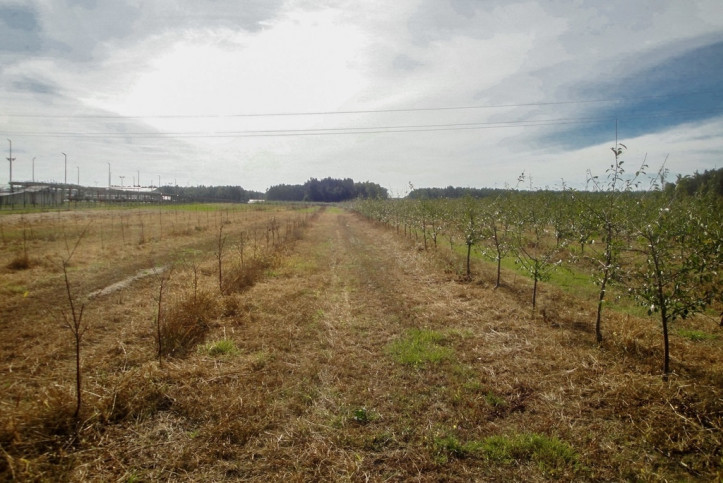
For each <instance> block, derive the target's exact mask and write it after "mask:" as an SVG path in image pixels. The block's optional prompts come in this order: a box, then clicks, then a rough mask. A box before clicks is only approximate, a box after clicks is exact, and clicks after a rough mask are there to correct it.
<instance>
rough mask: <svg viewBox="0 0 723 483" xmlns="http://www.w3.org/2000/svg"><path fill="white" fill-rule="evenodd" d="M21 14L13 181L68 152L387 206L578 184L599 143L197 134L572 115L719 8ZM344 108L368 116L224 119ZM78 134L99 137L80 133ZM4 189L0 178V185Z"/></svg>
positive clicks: (708, 140)
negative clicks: (358, 187)
mask: <svg viewBox="0 0 723 483" xmlns="http://www.w3.org/2000/svg"><path fill="white" fill-rule="evenodd" d="M30 5H31V7H32V11H33V12H34V13H35V15H36V16H37V20H38V22H37V25H39V26H40V28H41V32H40V33H39V34H38V35H39V37H38V38H39V39H40V40H38V41H37V42H35V41H34V42H35V43H34V44H33V45H42V50H41V51H40V52H14V53H6V54H4V56H3V60H4V63H3V66H2V67H1V69H2V70H1V71H0V72H1V73H2V76H0V95H2V98H3V101H2V102H0V107H2V109H0V113H5V115H4V116H3V114H0V130H2V131H3V133H5V134H6V137H13V138H14V142H15V145H14V146H17V150H18V151H17V152H18V154H17V156H18V158H19V160H18V163H17V169H14V171H15V172H16V173H17V176H21V177H29V176H28V175H29V170H28V169H27V166H28V164H29V163H28V161H29V159H30V158H31V157H33V156H36V157H37V158H38V160H37V161H38V164H39V165H43V166H44V164H43V163H45V162H47V167H46V168H45V169H46V171H47V172H49V173H52V176H53V177H55V178H56V179H57V178H58V174H57V158H58V156H59V155H58V153H59V152H60V151H66V152H68V151H73V159H74V160H75V161H76V162H77V163H78V164H79V166H80V169H81V174H82V173H87V175H88V179H90V180H93V179H97V180H103V179H106V178H107V174H104V173H107V164H106V163H107V162H108V161H110V162H111V163H112V164H113V166H114V168H113V171H114V173H118V174H120V173H121V171H122V170H123V169H126V170H127V171H128V174H127V175H128V176H130V175H131V174H132V173H134V172H137V170H138V169H142V170H143V171H145V172H146V173H148V174H149V175H152V176H154V177H155V176H158V175H161V177H162V179H164V180H169V179H172V178H176V179H177V180H178V181H179V183H180V184H185V183H186V182H189V183H204V184H229V183H231V184H234V183H239V184H241V185H243V186H244V187H247V188H253V189H265V188H267V187H268V186H269V185H272V184H277V183H289V182H294V183H300V182H303V181H304V180H306V179H308V177H310V176H316V177H324V176H337V177H347V176H350V177H353V178H355V179H358V180H366V179H369V180H372V181H375V182H379V183H380V184H382V185H384V186H386V187H389V188H392V189H393V190H395V191H397V192H401V191H404V190H405V189H406V186H407V183H408V182H409V181H412V182H413V183H414V184H415V186H420V187H421V186H445V185H461V186H494V185H497V186H503V185H504V184H505V183H513V182H514V181H515V180H516V179H517V176H518V175H519V174H520V172H522V170H526V171H527V172H529V173H532V176H533V181H534V182H535V183H536V184H537V183H538V182H539V184H540V185H542V186H544V185H555V184H559V179H560V178H562V177H564V178H574V179H575V180H577V181H573V180H571V182H577V183H578V184H579V183H581V182H583V180H584V176H585V170H586V169H587V167H588V166H587V165H584V163H583V162H582V161H581V159H598V158H599V159H602V160H603V163H605V162H606V161H604V160H605V156H606V155H607V154H608V153H607V151H609V150H608V149H607V148H609V146H605V147H603V146H593V147H587V148H582V149H577V148H576V147H573V148H572V149H568V148H560V147H556V148H554V149H555V151H549V149H551V148H550V146H546V145H542V144H541V140H540V139H541V138H540V136H541V135H542V134H543V133H549V132H550V130H551V129H552V128H551V127H547V128H542V127H541V128H533V127H510V128H504V129H502V128H496V129H477V130H459V131H429V132H413V133H409V132H401V133H394V134H391V133H387V134H336V135H314V136H286V137H233V136H230V137H202V136H201V137H199V135H204V134H213V133H216V134H218V133H223V132H243V131H258V130H290V129H292V130H293V129H321V128H325V129H329V128H331V129H338V128H342V127H363V126H409V125H445V124H457V123H469V122H477V123H481V122H490V121H516V120H524V119H555V118H578V117H581V116H587V115H592V114H594V112H595V109H597V107H598V106H596V105H595V104H569V105H564V104H552V105H536V106H518V107H516V108H497V109H469V110H430V111H409V112H388V111H386V110H394V109H409V108H420V107H445V106H446V107H451V106H479V105H499V104H526V103H535V102H543V103H544V102H555V101H564V100H585V99H580V96H581V95H586V96H591V95H593V94H594V92H592V93H591V92H589V90H590V86H596V85H599V82H600V81H601V80H603V79H609V80H613V81H614V79H616V78H622V76H623V75H634V74H635V73H636V72H643V71H644V69H649V68H651V67H653V66H655V65H658V64H660V63H661V62H662V61H664V60H665V59H667V58H670V57H672V56H674V55H680V54H681V53H684V52H686V51H687V50H689V49H690V48H692V47H696V46H701V45H706V44H708V43H711V41H712V40H715V39H720V38H721V37H722V36H723V14H721V13H723V12H722V11H721V10H722V9H721V6H720V3H719V2H717V1H702V0H701V1H696V2H692V3H691V2H689V3H686V4H681V3H679V2H675V1H655V2H653V1H649V2H623V1H619V2H608V3H605V4H601V3H599V2H579V3H577V4H576V5H575V6H570V5H568V4H565V5H562V4H558V3H548V2H532V1H523V2H506V1H505V2H502V1H500V2H484V3H482V2H475V1H467V0H454V1H450V2H444V3H442V2H438V1H436V0H408V1H399V2H392V3H389V2H364V3H359V2H335V1H329V2H324V3H321V4H320V3H319V2H306V1H288V2H283V3H282V2H243V5H241V4H239V3H238V2H233V1H217V2H214V3H213V8H210V7H208V6H207V4H205V3H200V2H192V1H190V0H188V1H181V2H179V1H170V0H164V1H159V2H150V3H149V2H146V3H140V2H137V1H125V2H124V1H118V2H112V3H107V2H105V3H104V2H92V1H88V2H83V1H80V2H77V1H76V2H65V1H63V2H60V1H58V2H56V1H49V0H43V1H39V0H38V1H33V2H31V4H30ZM33 18H35V17H33ZM33 35H35V34H33ZM34 38H35V37H34ZM613 84H614V83H613ZM586 89H587V90H586ZM348 110H381V111H384V112H376V113H358V114H345V115H325V116H273V117H238V116H231V115H234V114H254V113H283V112H286V113H289V112H318V111H348ZM8 113H10V114H28V113H32V114H39V115H40V117H37V118H27V117H21V118H17V117H15V118H11V117H8ZM64 115H65V116H69V117H68V118H58V117H55V116H64ZM97 116H109V117H108V118H102V117H97ZM118 116H120V117H118ZM128 116H130V117H128ZM169 116H179V117H169ZM205 116H207V117H205ZM718 127H720V126H719V124H718V121H708V122H705V123H700V122H699V123H695V124H690V125H681V126H679V127H676V128H672V129H668V130H665V131H663V132H660V133H657V134H647V135H645V136H640V137H637V138H635V139H630V140H628V142H629V144H630V145H634V146H655V148H646V149H647V150H649V151H650V154H649V157H650V158H651V159H653V158H657V157H660V156H663V157H664V155H663V154H662V152H663V151H668V152H670V154H671V155H670V158H669V166H670V167H671V171H676V172H690V171H691V170H695V169H710V168H712V167H716V165H715V163H716V162H717V161H715V159H717V156H718V154H717V153H720V152H721V151H720V148H721V142H720V138H721V137H720V134H719V133H720V132H722V131H720V130H718V131H716V129H717V128H718ZM58 132H67V133H70V135H69V136H62V135H55V134H53V133H58ZM124 132H125V133H140V134H130V135H128V136H127V137H123V136H120V135H119V134H118V133H124ZM3 133H0V134H3ZM18 133H35V135H33V136H28V135H25V136H23V135H21V134H18ZM88 133H109V135H108V136H106V137H93V138H89V137H88V136H85V135H81V134H88ZM154 133H155V134H154ZM158 133H167V134H168V135H167V137H161V136H158V135H157V134H158ZM173 133H182V134H181V135H175V134H173ZM184 133H185V134H184ZM542 139H544V138H542ZM653 149H655V150H656V151H655V153H654V154H653ZM658 149H660V152H658V151H657V150H658ZM600 150H602V152H600ZM716 150H718V151H717V152H716ZM635 154H637V153H635ZM629 156H633V153H632V152H631V153H629ZM678 160H679V161H678ZM14 168H15V167H14ZM149 175H145V174H144V175H142V178H148V177H150V176H149ZM5 176H6V175H5V173H3V172H2V171H0V182H3V181H5V180H6V178H5ZM104 176H105V178H104ZM81 177H82V176H81Z"/></svg>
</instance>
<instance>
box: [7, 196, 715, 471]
mask: <svg viewBox="0 0 723 483" xmlns="http://www.w3.org/2000/svg"><path fill="white" fill-rule="evenodd" d="M96 215H97V214H96V213H82V214H80V213H76V214H73V213H71V214H68V215H65V216H66V217H65V218H63V217H59V218H57V219H56V218H54V217H56V216H58V215H41V216H49V217H50V218H49V219H48V218H46V219H43V221H42V223H39V224H38V225H32V224H31V222H30V221H28V220H27V219H26V220H24V221H21V220H20V219H19V218H8V217H3V218H2V223H3V226H4V233H5V236H6V238H5V242H3V250H2V252H0V253H2V262H3V267H4V266H6V265H7V264H10V263H11V262H12V260H14V259H15V258H17V257H18V254H19V253H22V251H23V243H25V245H26V247H29V250H28V256H29V258H30V268H27V269H22V270H21V269H9V268H3V269H2V272H0V281H2V290H3V291H4V293H6V294H7V296H6V297H3V299H2V300H3V302H2V304H1V305H2V308H1V309H0V310H2V312H1V315H0V317H1V318H0V320H1V322H0V324H1V325H0V331H1V333H0V338H1V339H2V345H0V357H1V359H0V360H2V374H3V379H2V384H3V391H2V395H0V407H1V409H2V410H1V411H0V424H2V426H0V431H1V432H0V445H1V447H2V456H3V459H2V460H0V471H2V476H3V477H6V478H12V477H15V478H16V479H19V480H23V479H28V480H34V479H60V480H63V479H66V480H89V479H95V480H120V481H138V480H156V479H173V480H188V481H218V480H221V479H244V480H251V481H258V480H279V479H291V480H307V481H308V480H334V481H339V480H354V481H356V480H372V481H381V480H393V481H394V480H396V481H402V480H418V481H439V480H447V481H470V480H475V479H477V480H496V481H500V480H503V481H504V480H527V481H536V480H549V479H551V478H555V479H561V480H569V481H572V480H591V479H601V480H621V479H639V480H664V479H667V480H685V479H702V480H715V479H719V478H720V477H721V471H723V470H722V465H721V457H722V455H721V441H720V434H721V424H722V421H721V417H722V411H721V410H722V409H723V408H722V407H721V392H720V391H721V389H720V388H721V387H723V380H722V379H721V374H723V366H722V364H723V357H721V356H723V346H722V344H721V338H720V335H721V329H720V328H719V327H717V324H715V323H712V322H711V321H710V320H709V319H707V318H705V317H702V316H701V317H694V318H692V319H688V320H686V321H684V322H682V323H680V324H679V325H678V326H677V328H678V329H680V332H679V333H674V334H673V336H672V339H671V344H672V346H673V348H672V349H673V350H672V355H673V367H674V371H673V372H672V373H671V375H670V377H669V378H668V379H667V380H663V378H661V377H660V368H659V345H660V343H659V329H656V326H655V324H651V323H650V320H648V319H647V318H638V317H635V316H632V315H630V314H622V313H610V314H609V315H608V317H609V318H608V320H607V322H606V328H607V332H608V336H607V337H606V338H605V340H604V342H603V343H602V344H596V343H595V341H594V337H593V335H592V323H593V322H594V317H595V311H596V304H595V303H594V301H590V300H587V299H586V298H577V297H575V296H574V295H572V294H570V293H567V292H564V291H561V290H558V289H557V288H556V287H555V286H554V285H547V284H545V285H544V286H543V289H542V290H541V292H540V295H539V299H538V309H537V311H536V312H535V313H534V314H533V313H532V312H531V311H530V309H529V293H530V286H531V282H530V281H529V280H528V279H526V278H524V277H522V276H519V275H517V276H513V275H512V273H511V272H505V274H504V276H505V283H504V285H503V286H501V287H500V288H498V289H494V288H493V282H494V277H495V268H494V267H493V266H491V265H487V264H482V263H480V262H479V261H474V263H475V265H474V266H473V269H474V272H475V274H476V276H475V279H473V280H472V281H467V280H460V277H459V276H458V274H457V272H456V271H455V269H450V268H451V267H460V266H463V264H464V260H463V258H461V257H460V256H459V255H457V254H455V253H453V252H452V251H450V250H448V249H447V248H446V247H445V246H443V244H440V249H439V250H437V251H434V250H427V251H424V250H420V249H419V244H418V243H414V242H412V241H410V240H409V239H408V238H404V237H403V236H400V235H399V234H397V230H396V229H390V228H387V227H384V226H380V225H379V224H376V223H372V222H370V221H367V220H365V219H363V218H362V217H360V216H359V215H356V214H352V213H348V212H345V211H342V210H339V209H333V210H332V209H327V210H324V211H322V212H321V213H318V214H317V215H312V214H311V213H306V212H302V213H299V212H298V211H296V210H285V209H284V208H282V207H276V208H274V211H245V210H244V211H238V212H234V211H229V213H228V215H227V218H223V216H224V211H223V210H217V211H215V212H211V213H210V214H209V215H208V218H206V216H207V214H206V212H199V211H198V210H194V211H193V212H183V211H181V212H179V213H178V214H177V215H176V214H172V215H167V216H170V217H173V216H178V221H174V222H172V221H171V218H164V219H163V221H162V226H164V227H166V228H165V229H164V230H163V231H162V232H161V230H160V229H159V227H158V226H157V225H154V224H153V223H152V221H151V218H148V219H145V218H143V216H144V215H139V214H138V213H137V212H136V211H129V212H126V213H122V214H121V215H119V214H117V213H116V214H115V215H114V216H115V217H119V216H120V218H115V219H114V220H113V221H112V222H110V221H106V222H102V223H103V226H105V227H107V230H108V231H107V232H106V233H109V234H110V233H112V234H113V235H112V236H110V235H109V236H103V238H102V241H101V235H100V232H99V231H98V230H96V231H92V228H91V231H89V232H88V233H89V234H87V235H85V237H83V238H82V239H81V240H80V244H79V252H78V253H76V255H75V257H77V258H73V262H74V263H73V264H71V270H70V272H69V277H70V278H71V281H73V288H74V290H76V293H78V294H80V295H79V299H82V294H84V293H90V292H91V291H93V290H97V289H100V288H103V287H105V286H108V285H110V284H111V283H114V282H116V281H118V280H120V279H124V278H126V277H128V276H131V275H133V274H136V273H137V272H138V270H140V269H141V268H148V267H159V266H164V267H165V266H169V267H170V268H168V269H167V271H165V272H163V274H160V273H158V274H153V275H149V276H147V277H144V278H139V279H137V280H135V281H133V282H132V283H131V284H129V285H127V286H126V287H125V288H123V289H122V290H119V291H117V292H112V293H109V294H107V295H102V296H97V297H95V298H93V299H91V300H87V302H86V303H87V309H86V310H87V312H86V315H85V317H86V318H87V319H86V320H87V323H88V333H87V336H86V339H85V341H84V344H83V368H84V385H83V391H84V395H85V404H84V406H83V409H82V410H81V412H80V417H79V418H73V409H74V392H73V391H74V372H73V367H74V358H73V350H72V343H71V336H70V334H69V333H68V329H67V328H65V327H64V326H63V324H62V323H61V321H60V319H59V318H58V313H57V311H58V310H60V309H61V308H62V307H63V304H67V300H66V299H65V298H64V294H63V286H62V284H60V283H59V282H60V277H61V276H62V275H61V273H60V272H59V271H58V268H57V266H56V265H55V264H54V263H52V259H53V257H54V256H55V257H57V256H59V255H60V256H62V254H63V253H64V251H65V250H66V248H65V243H66V242H65V240H69V241H74V236H77V235H79V234H80V232H81V231H80V230H81V228H82V227H84V226H86V225H85V223H86V221H90V222H91V225H90V226H91V227H94V226H100V225H101V222H100V221H99V220H97V219H94V216H96ZM101 215H102V214H101ZM74 216H81V218H80V219H78V220H77V221H76V220H75V218H73V217H74ZM148 216H149V217H158V216H159V214H158V213H157V212H153V211H151V212H150V213H149V214H148ZM164 216H166V215H164ZM214 217H215V218H214ZM121 219H123V220H125V221H120V220H121ZM214 219H215V220H217V221H216V222H214ZM272 219H273V220H275V222H274V223H272ZM53 220H55V221H53ZM141 220H142V221H141ZM204 220H206V221H207V223H206V224H204V223H203V222H204ZM295 221H297V222H299V223H298V224H294V222H295ZM301 221H303V222H304V223H303V224H302V223H301ZM56 222H57V223H60V225H55V228H54V229H50V227H48V226H47V225H48V224H49V223H56ZM28 225H31V226H32V235H30V234H29V233H30V231H31V226H28ZM41 226H45V230H42V229H41ZM273 226H280V227H281V228H276V230H278V233H271V228H272V227H273ZM141 227H143V228H141ZM221 227H223V229H221ZM197 228H198V229H197ZM142 230H143V239H144V243H138V241H139V240H140V239H141V232H142ZM23 232H24V233H25V236H24V237H23ZM41 232H42V233H44V235H43V237H46V238H52V237H50V235H48V234H49V233H56V238H55V239H54V240H51V239H48V240H47V241H45V238H41V237H40V235H37V234H39V233H41ZM121 232H123V233H121ZM63 233H65V235H63ZM172 233H177V234H176V235H171V234H172ZM241 233H244V234H245V235H244V236H242V235H241ZM254 233H255V234H254ZM224 234H225V235H226V236H227V237H228V238H225V244H224V247H225V248H224V250H223V253H222V254H221V256H220V258H221V259H222V261H223V266H224V267H226V268H225V270H226V272H225V276H226V279H228V280H237V278H234V274H237V273H244V271H245V270H246V271H247V270H248V269H249V267H251V266H252V264H251V263H250V260H252V259H259V260H264V261H267V262H268V263H267V264H264V265H262V266H263V268H262V269H260V270H259V273H257V276H256V278H254V280H253V283H248V284H246V283H244V284H242V286H235V285H233V284H229V285H226V286H223V287H219V281H218V273H217V271H218V266H219V263H218V260H219V254H218V253H217V252H218V246H219V245H220V244H219V239H222V237H223V236H224ZM124 237H125V241H123V238H124ZM267 237H268V238H267ZM267 239H268V243H267ZM23 240H25V241H23ZM46 243H47V248H46V245H45V244H46ZM166 244H167V245H166ZM274 245H275V246H274ZM242 252H243V253H244V255H242ZM46 253H47V254H46ZM79 255H80V256H79ZM243 257H245V262H243V264H242V262H241V260H242V258H243ZM48 258H50V260H48V261H46V260H47V259H48ZM254 266H255V265H254ZM244 267H246V268H244ZM164 276H165V277H167V279H166V280H167V286H166V291H165V293H164V296H163V297H164V299H163V300H165V301H166V302H165V303H166V308H167V310H166V311H165V313H166V314H169V315H168V317H170V315H171V314H175V315H173V316H174V317H177V318H179V319H180V318H181V315H180V314H179V312H178V311H177V310H175V309H176V308H177V307H180V306H183V307H191V308H194V307H195V308H197V307H198V306H199V305H200V304H204V305H203V311H202V312H200V313H199V315H198V320H200V319H203V320H202V321H201V323H202V324H203V325H204V327H205V328H206V329H205V332H204V335H203V341H201V342H198V343H197V345H196V346H195V348H192V349H193V350H188V351H185V352H183V353H180V352H179V353H176V354H169V355H167V356H166V357H165V358H163V360H162V364H159V361H158V359H157V354H156V344H155V338H154V337H155V336H154V330H155V327H156V322H157V321H156V319H155V317H156V315H157V310H156V308H157V307H156V306H157V304H158V293H159V283H160V280H161V279H162V277H164ZM189 300H190V301H192V302H193V303H191V302H189ZM184 304H190V305H184ZM189 311H190V310H188V309H187V310H186V311H185V312H186V313H188V312H189ZM162 321H163V322H171V319H169V318H163V319H162ZM591 321H593V322H591ZM683 329H684V330H683ZM698 333H703V334H707V335H711V337H697V336H695V334H698ZM691 334H692V335H691Z"/></svg>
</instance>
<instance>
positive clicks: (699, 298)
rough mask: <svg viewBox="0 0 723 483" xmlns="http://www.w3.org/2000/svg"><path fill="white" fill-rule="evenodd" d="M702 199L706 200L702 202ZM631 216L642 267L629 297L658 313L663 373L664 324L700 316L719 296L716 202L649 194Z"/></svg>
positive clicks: (720, 236) (721, 236) (721, 239)
mask: <svg viewBox="0 0 723 483" xmlns="http://www.w3.org/2000/svg"><path fill="white" fill-rule="evenodd" d="M706 200H707V201H706ZM637 208H638V209H637V211H636V213H637V214H638V217H637V220H636V226H637V230H636V234H637V236H638V239H639V241H640V243H639V244H638V247H637V248H636V251H637V253H639V255H640V257H641V263H639V265H638V266H637V269H636V270H635V271H634V273H633V275H634V277H633V278H632V279H631V283H632V285H631V287H630V291H631V293H632V294H633V295H634V296H635V297H636V298H637V299H638V300H639V301H640V302H641V303H643V304H645V305H646V306H647V307H648V314H649V315H652V314H655V313H657V314H659V316H660V322H661V324H662V329H663V352H664V355H663V373H664V374H666V375H667V374H668V373H669V372H670V344H669V340H668V334H669V330H668V329H669V324H670V323H671V322H672V321H674V320H676V319H678V318H680V319H685V318H686V317H689V316H691V315H692V314H695V313H698V312H701V311H703V310H704V309H705V308H706V306H708V304H710V303H711V302H712V301H713V300H714V298H715V297H716V295H717V294H719V293H720V292H719V291H720V286H721V282H722V281H723V280H722V279H721V252H722V251H723V246H722V243H723V233H722V232H721V220H720V211H716V208H717V209H720V208H721V207H720V203H719V204H718V206H717V207H716V206H713V205H712V204H711V202H710V199H709V198H706V197H704V196H696V197H691V198H669V197H666V196H664V195H663V194H662V193H659V192H655V193H651V194H649V195H648V196H646V197H645V198H643V199H641V200H640V202H639V204H638V207H637Z"/></svg>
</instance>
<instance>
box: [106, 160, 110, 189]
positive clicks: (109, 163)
mask: <svg viewBox="0 0 723 483" xmlns="http://www.w3.org/2000/svg"><path fill="white" fill-rule="evenodd" d="M106 163H108V189H110V161H106Z"/></svg>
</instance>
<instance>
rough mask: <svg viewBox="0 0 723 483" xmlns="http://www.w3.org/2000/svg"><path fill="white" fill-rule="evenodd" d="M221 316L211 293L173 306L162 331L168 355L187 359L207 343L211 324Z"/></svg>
mask: <svg viewBox="0 0 723 483" xmlns="http://www.w3.org/2000/svg"><path fill="white" fill-rule="evenodd" d="M218 312H219V307H218V302H217V300H216V298H215V297H214V296H212V295H211V294H210V293H208V292H202V291H199V292H198V294H196V295H195V296H193V297H188V298H186V299H183V300H181V301H179V302H178V303H177V304H175V305H172V306H171V307H170V308H169V310H168V311H167V312H166V314H165V315H164V317H163V321H162V324H161V328H160V337H161V339H162V348H163V354H164V355H170V356H178V355H183V354H184V353H186V352H187V351H188V350H189V349H191V348H192V347H194V346H195V345H196V344H198V343H200V342H202V341H203V339H204V338H205V336H206V332H207V331H208V328H209V322H210V321H211V320H212V319H213V318H215V317H216V316H217V314H218Z"/></svg>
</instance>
